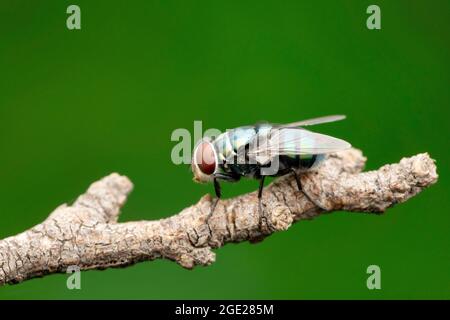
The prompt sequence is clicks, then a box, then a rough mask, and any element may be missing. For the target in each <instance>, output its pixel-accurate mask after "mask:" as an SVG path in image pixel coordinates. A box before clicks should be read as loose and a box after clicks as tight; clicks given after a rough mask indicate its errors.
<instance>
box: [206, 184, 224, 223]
mask: <svg viewBox="0 0 450 320" xmlns="http://www.w3.org/2000/svg"><path fill="white" fill-rule="evenodd" d="M214 191H215V193H216V198H215V199H214V200H213V203H212V205H211V210H210V211H209V214H208V216H207V217H206V223H207V224H209V219H210V218H211V217H212V215H213V213H214V210H215V209H216V206H217V203H218V202H219V200H220V197H221V196H222V192H221V190H220V184H219V181H218V180H217V179H216V178H214Z"/></svg>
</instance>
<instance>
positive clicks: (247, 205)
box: [0, 149, 438, 285]
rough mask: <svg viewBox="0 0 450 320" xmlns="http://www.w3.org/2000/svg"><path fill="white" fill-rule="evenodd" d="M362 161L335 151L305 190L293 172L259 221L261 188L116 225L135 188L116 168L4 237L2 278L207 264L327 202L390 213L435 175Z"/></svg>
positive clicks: (423, 167)
mask: <svg viewBox="0 0 450 320" xmlns="http://www.w3.org/2000/svg"><path fill="white" fill-rule="evenodd" d="M365 160H366V159H365V158H364V157H363V155H362V153H361V152H360V151H359V150H356V149H351V150H348V151H345V152H341V153H337V154H333V155H329V156H328V158H327V159H326V160H325V161H324V163H323V164H322V165H321V166H320V167H319V168H318V169H317V170H316V171H312V172H308V173H305V174H302V176H301V180H302V185H303V186H304V190H305V192H307V193H308V195H309V196H310V198H312V199H313V200H314V203H312V202H311V201H309V200H308V198H307V197H305V196H304V194H303V193H301V192H299V191H298V190H297V186H296V183H295V180H294V179H293V177H292V176H286V177H282V178H279V179H277V180H275V181H274V182H273V183H272V184H271V185H270V186H268V187H267V188H265V189H264V194H263V219H260V217H259V213H258V201H257V196H256V193H255V192H252V193H249V194H245V195H242V196H239V197H236V198H232V199H227V200H221V201H220V202H219V203H218V205H217V207H216V208H215V211H214V215H213V216H212V217H211V219H210V220H209V222H208V223H207V222H206V218H207V216H208V213H209V212H210V208H211V204H212V198H211V196H210V195H206V196H204V197H202V198H201V199H200V201H199V202H198V203H197V204H195V205H193V206H191V207H188V208H186V209H184V210H182V211H181V212H180V213H178V214H177V215H174V216H172V217H170V218H167V219H161V220H158V221H136V222H125V223H116V222H117V218H118V215H119V213H120V211H119V210H120V208H121V207H122V205H123V204H124V203H125V200H126V198H127V195H128V194H129V193H130V192H131V190H132V188H133V186H132V183H131V182H130V181H129V180H128V178H127V177H124V176H120V175H118V174H116V173H113V174H111V175H109V176H107V177H105V178H103V179H101V180H100V181H98V182H95V183H94V184H92V185H91V186H90V187H89V189H88V190H87V192H86V193H85V194H83V195H81V196H80V197H79V198H78V199H77V200H76V201H75V203H74V204H72V205H71V206H67V205H65V204H64V205H62V206H60V207H58V208H57V209H55V211H54V212H53V213H51V214H50V216H49V217H48V218H47V219H46V220H45V221H44V222H42V223H41V224H38V225H37V226H35V227H33V228H31V229H29V230H27V231H25V232H23V233H21V234H18V235H15V236H12V237H9V238H6V239H4V240H1V241H0V285H3V284H6V283H10V284H12V283H17V282H21V281H24V280H26V279H30V278H33V277H37V276H43V275H45V274H50V273H56V272H65V271H66V269H67V268H68V267H69V266H71V265H76V266H79V267H80V268H81V269H82V270H87V269H105V268H109V267H124V266H127V265H130V264H134V263H136V262H139V261H144V260H154V259H157V258H167V259H170V260H173V261H176V262H177V263H178V264H180V265H181V266H183V267H185V268H189V269H190V268H193V267H194V266H196V265H209V264H211V263H212V262H214V260H215V254H214V253H213V252H212V250H211V249H212V248H219V247H221V246H223V245H224V244H226V243H228V242H241V241H247V240H248V241H251V242H257V241H260V240H262V239H263V238H265V237H267V236H268V235H270V234H272V233H274V232H276V231H282V230H286V229H288V228H289V226H291V224H292V223H293V222H295V221H298V220H302V219H310V218H313V217H315V216H317V215H319V214H320V213H323V212H324V210H323V209H320V208H324V209H326V211H327V212H330V211H336V210H347V211H359V212H374V213H380V212H384V211H385V210H386V209H387V208H389V207H391V206H393V205H394V204H397V203H400V202H404V201H406V200H408V199H409V198H411V197H413V196H415V195H416V194H417V193H419V192H420V191H422V190H423V189H424V188H426V187H428V186H430V185H432V184H434V183H435V182H436V181H437V178H438V176H437V174H436V166H435V164H434V161H433V160H432V159H431V158H430V157H429V156H428V154H426V153H425V154H419V155H416V156H414V157H411V158H404V159H402V160H401V161H400V163H398V164H392V165H386V166H383V167H382V168H380V169H379V170H376V171H371V172H366V173H360V172H361V171H362V169H363V167H364V164H365Z"/></svg>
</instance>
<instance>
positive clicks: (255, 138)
mask: <svg viewBox="0 0 450 320" xmlns="http://www.w3.org/2000/svg"><path fill="white" fill-rule="evenodd" d="M343 119H345V116H343V115H333V116H326V117H320V118H314V119H309V120H303V121H298V122H294V123H289V124H282V125H277V124H269V123H266V124H258V125H255V126H244V127H238V128H235V129H232V130H228V131H227V132H225V133H222V134H220V135H219V136H217V137H216V138H214V139H211V138H204V139H202V140H201V141H200V143H199V144H197V146H196V148H195V149H194V152H193V158H192V172H193V174H194V181H196V182H200V183H205V182H213V184H214V190H215V193H216V196H217V200H218V199H219V198H220V197H221V189H220V181H228V182H237V181H239V180H240V179H241V178H242V177H245V178H252V179H257V180H259V189H258V201H259V205H260V209H261V198H262V192H263V188H264V179H265V177H266V176H272V177H278V176H283V175H286V174H290V173H292V174H293V175H294V177H295V179H296V182H297V186H298V189H299V191H301V192H303V193H304V194H305V196H306V197H307V198H308V199H309V200H311V198H310V197H309V196H308V195H307V194H306V193H305V192H304V191H303V190H302V185H301V181H300V178H299V176H298V174H297V170H299V171H300V172H305V171H308V170H310V169H311V168H314V167H315V166H316V165H317V164H318V163H320V161H321V160H322V159H323V158H324V155H325V154H328V153H334V152H337V151H341V150H345V149H348V148H350V147H351V145H350V144H349V143H348V142H346V141H344V140H341V139H338V138H334V137H331V136H327V135H323V134H320V133H316V132H312V131H309V130H306V129H304V128H303V127H305V126H311V125H316V124H321V123H327V122H334V121H339V120H343ZM311 201H312V200H311ZM216 204H217V201H216V202H215V203H214V205H213V207H212V210H211V213H210V216H211V214H212V212H213V211H214V208H215V205H216Z"/></svg>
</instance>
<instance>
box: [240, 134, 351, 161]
mask: <svg viewBox="0 0 450 320" xmlns="http://www.w3.org/2000/svg"><path fill="white" fill-rule="evenodd" d="M255 145H256V146H255ZM350 147H351V145H350V143H348V142H346V141H344V140H341V139H338V138H334V137H330V136H327V135H324V134H320V133H315V132H312V131H309V130H305V129H301V128H279V129H273V130H272V131H271V134H270V135H269V136H266V137H263V138H262V139H260V141H258V143H255V144H254V146H253V147H252V148H250V150H249V154H250V155H253V156H255V157H263V158H265V159H269V158H272V157H274V156H276V155H293V154H326V153H333V152H337V151H341V150H345V149H348V148H350Z"/></svg>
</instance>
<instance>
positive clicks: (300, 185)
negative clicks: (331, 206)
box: [291, 168, 326, 211]
mask: <svg viewBox="0 0 450 320" xmlns="http://www.w3.org/2000/svg"><path fill="white" fill-rule="evenodd" d="M291 171H292V173H293V174H294V177H295V181H296V182H297V187H298V191H300V192H302V193H303V194H304V195H305V197H306V198H307V199H308V200H309V201H311V202H312V203H314V204H315V205H316V206H317V207H319V208H320V209H322V210H324V211H326V209H324V208H322V207H321V206H320V205H319V204H318V203H317V202H316V201H315V200H313V199H312V198H311V197H310V196H309V195H308V194H307V193H306V192H305V190H303V188H302V182H301V180H300V177H299V176H298V174H297V171H295V169H293V168H292V169H291Z"/></svg>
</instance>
